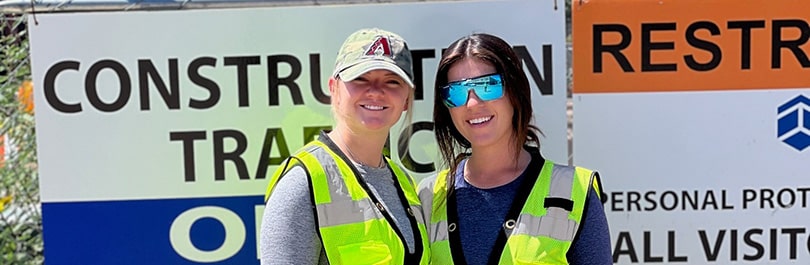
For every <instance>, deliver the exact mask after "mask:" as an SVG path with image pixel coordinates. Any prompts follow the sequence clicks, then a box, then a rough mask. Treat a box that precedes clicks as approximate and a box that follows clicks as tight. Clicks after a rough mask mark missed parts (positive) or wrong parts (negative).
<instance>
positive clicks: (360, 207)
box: [309, 148, 383, 227]
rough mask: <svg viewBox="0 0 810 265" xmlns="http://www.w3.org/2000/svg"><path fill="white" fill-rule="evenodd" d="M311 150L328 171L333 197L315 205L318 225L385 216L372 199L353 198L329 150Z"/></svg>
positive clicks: (327, 175) (347, 222)
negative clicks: (378, 210)
mask: <svg viewBox="0 0 810 265" xmlns="http://www.w3.org/2000/svg"><path fill="white" fill-rule="evenodd" d="M309 151H310V153H311V154H312V155H313V156H315V158H317V159H318V161H320V164H321V166H322V167H323V171H324V173H326V180H327V182H328V186H329V197H330V198H331V202H330V203H327V204H318V205H316V206H315V209H316V210H317V212H318V225H319V226H320V227H329V226H336V225H345V224H352V223H360V222H364V221H367V220H372V219H379V218H383V216H381V215H380V214H379V213H378V212H377V211H376V210H375V208H376V206H374V205H373V204H372V203H371V199H369V198H364V199H361V200H358V201H355V200H352V196H351V194H349V189H348V188H347V187H346V182H344V181H343V177H342V176H341V173H340V169H339V168H338V166H337V162H335V161H334V159H333V158H332V156H331V155H329V153H328V152H327V151H325V150H323V149H320V148H317V149H314V150H309Z"/></svg>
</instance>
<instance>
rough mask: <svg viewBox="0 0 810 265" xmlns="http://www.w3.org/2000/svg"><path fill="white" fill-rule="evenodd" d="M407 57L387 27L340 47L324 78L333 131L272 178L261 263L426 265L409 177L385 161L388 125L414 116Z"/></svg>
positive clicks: (418, 208) (424, 240) (403, 46)
mask: <svg viewBox="0 0 810 265" xmlns="http://www.w3.org/2000/svg"><path fill="white" fill-rule="evenodd" d="M411 61H412V59H411V53H410V50H408V46H407V44H406V42H405V40H404V39H402V38H401V37H400V36H399V35H397V34H395V33H392V32H388V31H385V30H381V29H376V28H374V29H361V30H358V31H356V32H354V33H353V34H351V35H350V36H349V37H348V38H347V39H346V41H345V42H344V43H343V46H342V47H341V49H340V52H339V54H338V58H337V61H336V63H335V69H334V73H333V74H332V76H331V77H330V78H329V92H330V93H331V95H332V98H331V105H332V113H333V115H334V118H335V127H334V130H332V131H323V132H321V134H320V135H319V137H318V139H317V140H314V141H312V142H310V143H308V144H307V145H306V146H304V147H303V148H301V149H300V150H298V151H297V152H296V153H295V154H294V155H293V156H291V157H290V158H288V159H287V160H286V161H285V162H283V163H282V166H280V167H279V169H278V170H277V171H276V173H275V174H274V175H273V177H272V178H271V180H270V184H269V186H268V188H267V194H266V196H265V200H266V208H265V211H264V216H263V218H262V227H261V232H260V234H261V239H260V245H261V264H427V261H428V259H429V258H428V255H429V253H430V251H429V250H428V245H427V234H426V228H425V225H424V220H423V218H422V216H421V212H422V209H421V207H422V206H421V205H420V204H419V200H418V197H417V195H416V190H415V185H414V183H413V180H412V178H411V177H409V176H408V175H407V174H406V172H405V170H403V169H402V168H401V167H399V166H398V165H396V164H394V163H393V162H392V161H391V160H390V159H388V158H387V157H385V156H384V155H383V148H384V146H385V143H386V140H387V137H388V135H389V130H390V129H391V127H392V126H394V124H396V123H397V122H398V121H399V120H400V118H401V116H402V114H403V113H405V114H406V115H405V116H406V119H410V117H411V114H410V111H409V108H410V107H412V106H413V98H414V85H413V81H412V78H413V67H412V63H411ZM409 123H410V121H408V123H406V124H409ZM428 207H430V206H428Z"/></svg>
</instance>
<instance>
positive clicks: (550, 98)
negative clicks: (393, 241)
mask: <svg viewBox="0 0 810 265" xmlns="http://www.w3.org/2000/svg"><path fill="white" fill-rule="evenodd" d="M506 14H508V15H506ZM36 18H37V20H38V24H36V25H35V24H34V23H33V21H32V22H31V23H29V25H30V34H31V54H32V65H33V76H34V80H35V81H34V83H35V84H36V91H35V99H36V119H37V120H36V121H37V128H36V129H37V140H38V148H39V150H38V155H39V170H40V179H41V196H42V202H43V225H44V231H45V234H44V240H45V248H46V252H45V255H46V256H45V258H46V260H47V261H48V262H49V263H51V262H53V263H55V264H64V263H68V264H194V263H197V262H222V263H228V264H257V263H258V259H257V255H258V253H257V250H256V249H257V237H256V231H257V227H258V226H259V225H260V223H259V222H260V218H261V213H262V211H263V208H264V206H263V194H264V192H265V189H266V186H267V180H268V176H269V175H271V174H272V172H273V171H274V170H275V169H276V167H277V165H278V164H279V163H280V162H281V161H282V160H283V159H284V158H286V156H288V155H289V154H290V153H292V152H294V151H295V150H296V149H298V148H300V147H301V146H303V145H304V143H305V142H307V141H308V140H309V139H311V137H313V136H314V135H316V134H317V132H318V131H319V130H320V129H324V128H330V127H331V126H332V125H333V121H332V116H331V114H330V109H329V108H330V106H329V104H328V102H329V101H328V97H329V96H328V93H327V92H328V89H327V88H326V80H327V79H328V77H329V74H330V73H331V71H332V66H333V64H334V60H335V57H336V54H337V49H338V48H339V46H340V44H341V43H342V42H343V40H344V38H345V37H346V36H348V35H349V34H350V33H351V32H353V31H355V30H357V29H360V28H364V27H379V28H383V29H386V30H390V31H393V32H396V33H398V34H400V35H401V36H403V37H404V38H405V39H406V40H407V41H408V43H409V47H410V48H411V50H412V51H413V53H414V60H415V69H414V70H415V73H416V77H415V79H416V80H415V81H416V86H417V90H416V93H417V97H416V102H415V108H413V109H414V120H413V124H411V125H412V126H414V128H415V131H414V133H413V135H404V136H403V135H400V132H401V131H403V129H405V127H404V126H402V125H396V126H395V127H394V129H393V131H392V134H391V141H390V143H391V146H390V150H391V156H392V158H393V159H394V160H396V161H397V162H399V163H402V164H405V165H406V167H407V168H408V169H409V171H410V173H412V174H413V176H414V177H415V178H416V179H417V180H419V179H422V178H424V177H426V176H429V175H430V174H433V173H434V172H435V170H436V169H437V168H438V167H441V165H439V164H435V163H436V162H437V157H438V149H437V147H436V146H435V142H434V140H433V133H432V122H431V121H432V109H433V103H432V102H433V88H432V87H433V80H434V74H435V71H436V66H437V64H438V59H439V57H441V54H440V52H441V50H442V49H443V48H444V47H447V45H449V44H450V43H451V42H452V41H454V40H456V39H458V38H460V37H461V36H464V35H466V34H470V33H474V32H487V33H492V34H495V35H498V36H501V37H503V38H504V39H505V40H507V41H509V42H510V43H511V44H513V45H514V46H516V48H517V49H518V50H519V51H521V54H522V55H523V56H522V57H523V60H524V62H525V63H526V66H527V74H529V75H530V80H532V81H531V83H532V90H533V91H534V92H533V99H534V108H535V119H536V122H537V125H538V126H539V127H540V128H541V129H542V130H543V131H544V133H545V134H546V138H545V139H543V143H544V146H543V150H544V153H545V155H546V156H547V157H548V158H550V159H553V160H556V161H566V160H567V156H568V152H567V149H566V146H567V141H566V116H565V85H566V80H565V69H566V68H565V66H566V62H565V60H566V59H565V32H564V31H565V27H564V9H563V8H555V3H554V1H550V0H548V1H530V0H519V1H518V0H515V1H464V2H428V3H424V2H422V3H402V4H372V5H331V6H330V5H326V6H299V7H275V8H253V9H223V10H189V11H160V12H109V13H60V14H37V16H36ZM541 91H542V93H541ZM400 137H411V139H412V141H411V144H410V146H407V147H405V146H397V143H398V139H399V138H400ZM408 157H410V158H408Z"/></svg>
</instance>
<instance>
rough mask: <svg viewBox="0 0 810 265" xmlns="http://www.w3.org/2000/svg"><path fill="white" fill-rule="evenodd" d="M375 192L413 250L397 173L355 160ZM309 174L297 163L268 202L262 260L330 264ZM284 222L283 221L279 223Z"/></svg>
mask: <svg viewBox="0 0 810 265" xmlns="http://www.w3.org/2000/svg"><path fill="white" fill-rule="evenodd" d="M354 165H355V167H356V168H357V171H358V172H359V173H360V176H361V177H362V178H363V180H365V182H366V184H368V187H369V189H370V190H371V193H372V194H373V196H376V197H377V198H379V199H380V203H382V204H383V207H385V209H386V210H387V211H388V212H389V213H391V217H392V218H393V219H394V225H396V226H397V228H399V230H400V231H402V235H403V237H404V238H405V242H406V245H407V249H408V252H409V253H413V252H414V249H415V246H414V232H413V231H414V230H413V228H412V227H411V222H410V221H409V219H408V216H407V215H406V213H405V209H404V208H403V206H402V205H403V203H402V202H401V201H400V199H399V194H398V192H397V188H396V186H395V185H394V177H393V176H392V174H391V170H389V169H388V168H387V167H383V168H375V167H367V166H364V165H360V164H356V163H355V164H354ZM311 198H312V193H311V191H310V189H309V182H308V181H307V174H306V172H305V171H304V169H303V168H302V167H295V168H293V169H291V170H290V171H289V172H287V174H285V175H284V176H283V177H282V178H281V180H279V182H278V183H277V184H276V187H275V188H274V190H273V193H272V194H271V195H270V198H268V200H267V204H266V205H265V210H264V216H262V227H261V232H260V233H261V238H260V248H261V250H260V251H261V252H260V253H261V264H262V265H265V264H295V265H305V264H313V265H314V264H329V262H328V261H327V259H326V252H324V249H323V245H322V243H321V240H320V237H319V236H318V230H317V224H316V223H315V212H314V210H313V203H312V199H311ZM279 224H283V225H279Z"/></svg>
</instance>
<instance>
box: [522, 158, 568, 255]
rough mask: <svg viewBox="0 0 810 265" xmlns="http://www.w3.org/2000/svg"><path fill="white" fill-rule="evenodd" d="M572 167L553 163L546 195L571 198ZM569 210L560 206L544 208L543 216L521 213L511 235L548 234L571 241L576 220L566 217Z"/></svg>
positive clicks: (534, 235)
mask: <svg viewBox="0 0 810 265" xmlns="http://www.w3.org/2000/svg"><path fill="white" fill-rule="evenodd" d="M574 173H575V172H574V168H573V167H569V166H561V165H554V169H553V170H552V171H551V183H550V187H549V192H548V197H556V198H563V199H568V200H571V189H572V187H573V185H574ZM570 213H571V212H569V211H566V210H564V209H562V208H558V207H551V208H546V214H545V215H544V216H535V215H531V214H528V213H521V215H520V216H519V217H518V220H517V224H516V225H515V229H514V231H512V232H511V233H510V234H511V235H517V234H522V235H528V236H532V237H537V236H548V237H551V238H554V239H557V240H562V241H573V240H574V235H576V233H577V222H575V221H573V220H570V219H568V215H569V214H570Z"/></svg>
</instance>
